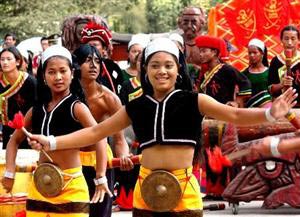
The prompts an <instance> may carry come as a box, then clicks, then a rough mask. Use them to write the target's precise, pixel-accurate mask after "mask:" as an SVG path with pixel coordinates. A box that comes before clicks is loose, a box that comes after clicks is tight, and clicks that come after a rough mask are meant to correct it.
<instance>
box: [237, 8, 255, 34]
mask: <svg viewBox="0 0 300 217" xmlns="http://www.w3.org/2000/svg"><path fill="white" fill-rule="evenodd" d="M236 19H237V22H236V23H237V24H238V25H239V26H240V27H241V28H242V29H244V30H246V31H247V35H246V36H245V37H246V38H247V39H250V38H252V36H253V34H254V32H255V30H256V17H255V13H254V11H253V10H250V9H246V10H240V11H239V16H238V17H237V18H236Z"/></svg>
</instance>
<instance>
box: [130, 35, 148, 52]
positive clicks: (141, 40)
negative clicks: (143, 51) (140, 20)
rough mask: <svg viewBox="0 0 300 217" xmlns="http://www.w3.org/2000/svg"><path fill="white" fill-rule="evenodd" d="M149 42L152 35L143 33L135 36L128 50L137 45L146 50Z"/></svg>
mask: <svg viewBox="0 0 300 217" xmlns="http://www.w3.org/2000/svg"><path fill="white" fill-rule="evenodd" d="M149 42H150V35H147V34H143V33H139V34H136V35H133V36H132V37H131V40H130V41H129V43H128V50H129V49H130V47H131V46H132V45H135V44H139V45H141V46H142V47H143V48H145V47H146V46H147V44H148V43H149Z"/></svg>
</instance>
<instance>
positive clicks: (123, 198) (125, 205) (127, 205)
mask: <svg viewBox="0 0 300 217" xmlns="http://www.w3.org/2000/svg"><path fill="white" fill-rule="evenodd" d="M116 203H117V204H118V205H119V207H120V209H121V210H122V209H125V210H131V209H132V204H133V191H132V189H130V191H129V193H128V195H127V194H126V191H125V188H124V187H123V186H122V187H121V191H120V195H119V196H118V197H117V199H116Z"/></svg>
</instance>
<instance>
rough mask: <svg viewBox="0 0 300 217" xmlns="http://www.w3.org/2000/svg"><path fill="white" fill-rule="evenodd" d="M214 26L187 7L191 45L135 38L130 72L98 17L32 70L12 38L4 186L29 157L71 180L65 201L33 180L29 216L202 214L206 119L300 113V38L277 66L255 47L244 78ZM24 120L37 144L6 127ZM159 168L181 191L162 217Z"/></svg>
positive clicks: (267, 147) (291, 144)
mask: <svg viewBox="0 0 300 217" xmlns="http://www.w3.org/2000/svg"><path fill="white" fill-rule="evenodd" d="M205 23H206V20H205V13H204V11H203V10H202V9H201V8H198V7H186V8H184V9H183V11H182V13H181V14H180V16H179V18H178V27H179V28H180V29H181V30H182V32H183V33H182V35H180V34H179V33H173V34H170V35H168V36H167V37H157V38H154V39H152V38H150V37H149V35H147V34H142V33H140V34H137V35H133V36H132V38H131V40H130V41H129V43H128V67H127V68H126V69H121V68H120V66H119V65H118V64H117V63H116V62H114V61H113V60H112V59H111V56H112V52H114V51H113V44H112V33H111V31H110V30H109V28H108V25H107V24H106V22H105V21H104V20H102V19H98V18H96V17H93V16H90V15H78V16H72V17H69V18H67V19H66V20H65V21H64V22H63V25H62V45H58V44H56V42H57V35H52V36H51V37H42V38H41V41H40V42H41V46H42V48H43V52H42V53H40V54H38V55H36V56H35V57H33V59H32V60H28V59H27V60H24V57H22V55H21V54H20V52H19V51H18V49H17V48H16V47H15V45H16V36H15V35H14V34H11V33H9V34H7V35H6V36H5V43H4V46H3V49H2V51H1V52H0V66H1V74H0V94H1V97H0V105H1V108H0V109H1V112H0V114H1V119H0V122H1V124H2V126H3V129H2V135H3V148H4V149H6V170H5V173H4V176H3V179H2V185H3V187H4V188H5V190H6V191H7V192H11V190H12V188H13V185H14V181H15V180H14V179H15V173H16V163H15V161H16V153H17V150H18V149H19V148H33V149H36V150H40V151H41V152H40V159H39V162H38V164H39V165H42V164H43V163H46V162H49V159H50V160H51V161H52V163H53V164H55V165H56V166H57V167H58V168H59V169H60V170H61V174H63V176H64V180H65V182H66V184H65V186H64V188H63V189H62V190H61V191H60V193H59V194H58V195H57V196H55V197H48V196H45V195H43V194H41V193H40V192H39V191H38V189H37V187H36V185H35V183H34V181H32V183H30V187H29V192H28V199H27V202H26V212H27V216H29V217H31V216H34V217H38V216H45V214H47V213H50V215H49V216H62V215H66V216H78V217H79V216H90V217H96V216H105V217H109V216H111V213H112V210H113V203H115V207H114V211H118V210H132V212H133V216H135V217H139V216H143V217H145V216H146V217H147V216H156V214H157V213H160V215H161V216H197V217H198V216H202V215H203V202H202V197H201V191H200V185H199V182H200V180H201V177H199V173H197V172H199V171H196V172H195V168H198V169H199V165H198V167H197V166H196V164H197V163H199V161H197V160H195V158H201V157H203V156H202V155H199V154H198V153H199V152H200V151H199V150H201V148H202V144H201V142H200V141H201V139H200V136H201V122H202V120H203V118H204V117H209V118H214V119H217V120H222V121H225V122H231V123H234V124H239V125H251V124H258V123H263V122H267V121H271V122H275V121H276V120H277V119H279V118H284V117H285V116H286V115H287V114H288V112H289V110H290V109H291V108H292V107H296V108H298V107H299V106H300V104H299V103H300V100H299V97H300V96H299V94H298V92H299V89H300V79H299V75H300V74H299V73H300V51H299V42H300V30H299V29H297V28H296V27H295V26H293V25H288V26H285V27H284V28H283V29H282V30H281V32H280V33H279V36H280V39H281V42H282V47H283V50H284V51H286V50H289V52H290V53H291V55H290V56H287V54H286V52H282V53H281V54H279V55H278V56H275V57H274V58H273V59H272V60H271V62H270V64H269V63H268V52H267V46H266V44H265V43H264V42H263V41H262V40H261V39H258V38H253V39H251V40H250V41H249V44H248V56H249V66H248V67H247V68H246V69H245V70H244V71H242V72H239V71H238V70H237V69H236V68H234V67H233V66H232V65H231V64H230V62H229V60H228V57H229V55H230V52H231V50H230V46H229V45H230V44H229V43H228V41H226V40H225V39H223V38H218V37H213V36H208V35H204V34H203V32H202V28H203V26H204V25H205ZM53 42H54V43H53ZM24 61H25V62H26V64H23V62H24ZM287 62H288V63H287ZM250 108H251V109H250ZM18 111H21V112H22V113H23V114H24V115H25V120H24V127H25V128H26V129H27V130H28V131H29V132H30V133H29V134H26V133H24V131H23V130H22V129H16V130H13V129H11V128H10V127H9V126H8V121H9V120H12V119H13V117H14V114H16V113H17V112H18ZM251 150H252V152H261V153H262V154H265V155H274V156H275V155H276V156H278V155H279V154H283V153H286V152H288V151H295V150H300V141H299V139H298V138H294V139H291V140H282V141H280V140H279V139H277V138H276V137H267V138H265V139H264V140H262V143H261V144H257V145H256V146H254V147H252V148H251ZM133 154H135V155H137V154H140V155H141V156H142V160H141V162H140V165H134V164H133V162H132V160H131V157H132V155H133ZM113 157H118V158H120V169H112V168H107V165H108V164H107V162H110V161H111V160H112V158H113ZM206 157H207V156H206ZM202 163H203V161H202ZM205 165H206V164H205V163H204V164H203V165H201V166H202V167H205ZM203 169H204V170H203V171H204V172H205V168H203ZM157 170H160V171H161V170H162V171H164V172H166V173H169V174H170V175H171V176H173V177H175V179H176V180H177V181H178V182H179V186H180V192H181V195H180V199H179V200H178V202H177V203H176V204H175V206H174V207H173V208H172V209H170V210H163V211H157V210H155V209H154V208H152V206H151V204H148V202H147V201H146V200H145V198H144V196H143V194H142V188H143V183H144V180H146V178H147V177H148V176H150V175H151V174H153V173H154V172H155V171H157ZM211 175H212V174H207V175H206V176H207V179H208V180H209V177H210V176H211ZM213 184H216V183H213ZM210 186H211V185H210ZM115 190H116V192H117V193H116V195H114V194H113V193H114V192H115ZM207 191H208V192H209V193H212V195H214V196H220V195H221V194H222V189H217V188H214V190H211V191H210V189H207ZM203 193H206V192H203ZM113 195H114V196H113Z"/></svg>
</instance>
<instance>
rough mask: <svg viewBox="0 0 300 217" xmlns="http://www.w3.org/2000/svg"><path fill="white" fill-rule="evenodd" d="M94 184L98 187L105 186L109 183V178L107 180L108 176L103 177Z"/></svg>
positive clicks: (95, 180)
mask: <svg viewBox="0 0 300 217" xmlns="http://www.w3.org/2000/svg"><path fill="white" fill-rule="evenodd" d="M94 183H95V185H96V186H98V185H103V184H105V183H107V178H106V176H103V177H101V178H99V179H94Z"/></svg>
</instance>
